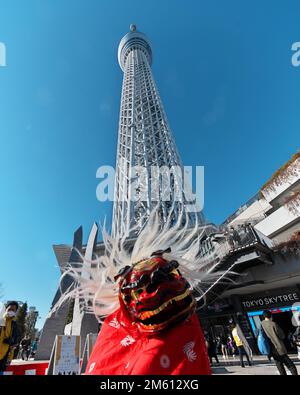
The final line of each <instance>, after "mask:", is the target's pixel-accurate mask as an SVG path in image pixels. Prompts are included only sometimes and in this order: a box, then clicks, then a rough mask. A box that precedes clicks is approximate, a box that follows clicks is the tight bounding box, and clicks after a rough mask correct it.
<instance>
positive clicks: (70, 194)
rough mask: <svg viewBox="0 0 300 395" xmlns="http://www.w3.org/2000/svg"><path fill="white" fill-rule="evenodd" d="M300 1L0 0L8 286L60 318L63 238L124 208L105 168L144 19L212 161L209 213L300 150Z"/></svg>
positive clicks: (170, 94)
mask: <svg viewBox="0 0 300 395" xmlns="http://www.w3.org/2000/svg"><path fill="white" fill-rule="evenodd" d="M299 15H300V4H299V1H296V0H295V1H293V0H290V1H289V2H285V3H284V2H279V1H276V2H275V1H264V2H262V1H259V0H254V1H251V2H242V1H240V0H236V1H234V0H227V1H224V0H218V1H217V0H210V1H195V0H185V1H182V0H172V1H171V0H169V1H167V0H164V1H162V0H159V1H158V0H151V1H141V0H127V1H121V0H120V1H117V0H88V1H87V0H72V1H70V0H43V1H40V0H27V1H24V0H19V1H17V0H0V42H4V43H5V45H6V48H7V67H5V68H3V67H1V68H0V135H1V146H0V147H1V154H0V174H1V193H0V218H1V228H0V232H1V234H0V243H1V248H0V267H1V271H0V273H1V274H0V282H1V283H2V285H3V291H4V295H3V299H12V298H13V299H17V300H23V301H25V300H26V301H27V302H28V303H29V304H30V305H34V306H36V307H37V308H38V310H39V311H40V313H41V315H42V319H41V320H40V322H39V326H41V324H42V322H43V319H44V318H45V314H46V313H47V311H48V309H49V306H50V303H51V300H52V298H53V295H54V292H55V290H56V286H57V281H58V277H59V270H58V268H57V264H56V259H55V257H54V254H53V251H52V244H59V243H71V241H72V236H73V232H74V230H75V229H76V228H77V227H78V226H79V225H81V224H82V225H83V226H84V231H85V236H86V235H87V233H88V231H89V229H90V227H91V225H92V223H93V221H95V220H96V221H98V220H102V219H103V218H104V215H107V216H108V217H110V216H111V206H110V204H106V203H100V202H98V201H97V200H96V196H95V190H96V186H97V179H96V177H95V174H96V169H97V168H98V167H99V166H100V165H113V166H114V163H115V152H116V142H117V129H118V116H119V101H120V91H121V82H122V73H121V70H120V68H119V66H118V63H117V47H118V43H119V40H120V39H121V37H122V36H123V35H124V34H125V33H126V32H127V30H128V27H129V25H130V23H136V24H137V26H138V28H139V29H140V30H141V31H143V32H145V33H146V34H147V35H148V37H149V38H150V39H151V42H152V46H153V51H154V62H153V71H154V75H155V78H156V81H157V84H158V87H159V89H160V93H161V96H162V99H163V102H164V105H165V109H166V111H167V114H168V118H169V121H170V124H171V127H172V129H173V133H174V135H175V139H176V142H177V145H178V148H179V152H180V154H181V156H182V159H183V162H184V163H185V164H186V165H204V166H205V176H206V180H205V213H206V216H207V217H208V218H209V219H211V220H212V221H214V222H216V223H220V222H222V221H223V220H224V219H225V218H226V217H227V216H228V215H230V214H231V213H232V212H233V211H235V210H236V209H237V208H238V207H239V206H240V205H241V204H242V203H243V202H245V201H246V200H248V199H249V198H250V197H251V196H252V195H253V194H254V193H256V191H257V190H258V189H259V187H260V186H261V185H262V184H263V183H264V182H265V181H266V180H267V179H268V178H269V176H271V174H272V173H273V172H274V171H275V170H276V169H277V168H278V167H279V166H281V165H282V164H283V163H284V162H285V161H287V160H288V159H289V157H290V156H291V155H292V154H293V153H295V152H296V151H297V149H299V145H300V144H299V131H300V117H299V103H300V84H299V81H300V68H294V67H292V65H291V55H292V53H291V50H290V49H291V45H292V43H293V42H296V41H300V29H299Z"/></svg>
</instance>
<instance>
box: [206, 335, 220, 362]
mask: <svg viewBox="0 0 300 395" xmlns="http://www.w3.org/2000/svg"><path fill="white" fill-rule="evenodd" d="M206 341H207V353H208V357H209V361H210V363H211V364H212V359H213V358H214V359H215V360H216V363H219V359H218V356H217V345H216V342H215V341H214V338H213V337H212V335H211V334H209V335H207V337H206Z"/></svg>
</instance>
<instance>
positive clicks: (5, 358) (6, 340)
mask: <svg viewBox="0 0 300 395" xmlns="http://www.w3.org/2000/svg"><path fill="white" fill-rule="evenodd" d="M5 307H6V309H5V312H4V315H3V317H1V326H0V375H2V374H3V372H4V371H5V370H6V367H7V364H8V363H9V360H10V355H11V354H12V352H13V348H14V346H15V345H16V343H17V336H18V334H17V323H16V322H15V316H16V313H17V310H18V307H19V305H18V303H17V302H9V303H7V304H6V306H5Z"/></svg>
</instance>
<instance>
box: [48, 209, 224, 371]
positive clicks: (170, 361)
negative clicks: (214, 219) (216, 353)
mask: <svg viewBox="0 0 300 395" xmlns="http://www.w3.org/2000/svg"><path fill="white" fill-rule="evenodd" d="M171 218H172V216H171V215H169V219H168V221H167V222H166V223H165V224H164V225H161V221H160V220H159V215H158V213H157V212H152V213H151V215H150V217H149V219H148V221H147V224H146V226H145V227H144V228H143V230H142V231H141V232H140V233H139V234H138V235H137V238H136V240H135V243H134V246H133V249H132V251H130V249H129V248H128V242H127V241H126V238H125V237H123V238H120V239H113V238H111V237H110V236H109V235H108V234H107V233H106V232H105V230H104V231H103V241H104V244H105V248H106V252H105V255H104V256H101V257H99V258H97V259H96V260H95V261H91V262H88V261H86V260H85V259H84V257H82V262H83V263H82V265H81V266H80V267H78V263H76V268H75V267H74V265H72V264H71V265H70V266H69V267H68V269H67V270H66V271H65V273H64V275H71V276H72V277H73V278H74V279H75V282H76V284H77V286H76V287H75V288H72V289H71V288H70V289H69V290H68V292H66V294H65V295H63V297H62V298H61V300H60V302H59V304H58V305H57V306H56V308H58V306H59V305H60V304H61V303H64V301H65V300H66V299H68V298H70V297H79V298H80V299H81V300H84V301H85V302H86V309H90V310H91V311H92V312H93V313H94V314H95V315H96V317H97V318H98V320H99V321H100V322H102V328H101V331H100V333H99V335H98V339H97V342H96V344H95V346H94V349H93V351H92V354H91V356H90V359H89V361H88V365H87V368H86V373H85V374H86V375H134V374H142V375H144V374H145V375H146V374H147V375H151V374H165V375H177V374H191V375H192V374H197V375H208V374H210V373H211V369H210V364H209V360H208V355H207V349H206V345H205V339H204V335H203V332H202V329H201V326H200V323H199V320H198V318H197V315H196V312H195V309H196V303H197V302H196V297H195V295H198V296H199V295H201V292H202V291H201V284H202V283H203V282H214V281H215V277H216V275H209V274H207V273H204V272H201V271H200V270H199V264H200V261H199V259H200V258H198V255H199V245H200V243H199V229H198V226H197V224H195V225H193V226H192V228H191V226H190V225H189V223H188V221H187V220H186V219H185V220H184V221H183V218H182V216H181V217H180V218H179V219H178V221H177V223H176V224H173V223H172V219H171ZM171 223H172V226H171ZM183 224H184V225H183ZM83 272H86V274H88V275H86V274H85V275H83Z"/></svg>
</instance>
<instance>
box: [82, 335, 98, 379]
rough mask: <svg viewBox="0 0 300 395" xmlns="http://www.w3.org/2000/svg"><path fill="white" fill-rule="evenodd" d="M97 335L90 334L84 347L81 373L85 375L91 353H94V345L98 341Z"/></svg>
mask: <svg viewBox="0 0 300 395" xmlns="http://www.w3.org/2000/svg"><path fill="white" fill-rule="evenodd" d="M97 336H98V334H97V333H89V334H88V335H87V337H86V341H85V345H84V350H83V354H82V365H81V369H80V372H81V373H82V374H84V372H85V369H86V366H87V363H88V360H89V359H90V356H91V353H92V351H93V348H94V345H95V343H96V340H97Z"/></svg>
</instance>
